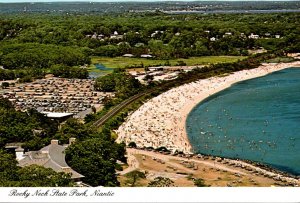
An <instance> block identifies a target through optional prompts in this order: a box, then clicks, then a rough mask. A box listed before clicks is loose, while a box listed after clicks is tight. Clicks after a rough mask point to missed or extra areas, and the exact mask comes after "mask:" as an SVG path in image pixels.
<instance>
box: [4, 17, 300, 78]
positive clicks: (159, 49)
mask: <svg viewBox="0 0 300 203" xmlns="http://www.w3.org/2000/svg"><path fill="white" fill-rule="evenodd" d="M299 15H300V14H299V13H271V14H211V15H203V14H184V15H168V14H164V13H161V12H156V13H141V14H134V13H126V14H118V15H117V14H111V15H100V14H86V15H83V14H68V13H63V14H60V15H57V14H30V15H27V14H26V13H25V14H20V13H19V14H15V15H10V14H7V15H2V16H0V66H1V67H2V69H0V71H1V74H0V75H1V76H0V78H1V79H12V78H17V77H19V78H22V77H25V75H29V76H40V77H42V76H43V75H44V74H45V73H54V74H55V75H56V76H62V77H77V78H85V77H87V72H86V70H85V69H84V68H80V67H84V65H85V64H86V65H88V64H90V63H91V60H90V57H91V56H107V57H115V56H122V55H124V54H132V55H133V56H135V57H141V56H142V55H145V57H151V58H154V59H166V60H167V59H173V58H188V57H191V56H210V55H216V56H218V55H237V56H239V55H249V54H250V52H249V51H251V50H256V49H260V48H263V49H266V50H269V51H274V50H281V49H283V50H286V51H299V50H300V39H299V37H297V36H299V34H300V28H299V26H298V25H299V23H300V22H299V19H300V18H299ZM58 66H59V67H62V68H64V69H68V71H69V73H68V74H63V72H64V71H58V70H57V67H58ZM67 67H69V68H67ZM3 69H5V70H3ZM20 70H22V71H20ZM42 70H43V71H42Z"/></svg>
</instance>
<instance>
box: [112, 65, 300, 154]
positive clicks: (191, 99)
mask: <svg viewBox="0 0 300 203" xmlns="http://www.w3.org/2000/svg"><path fill="white" fill-rule="evenodd" d="M293 66H294V67H296V66H298V67H300V62H299V61H296V62H292V63H278V64H277V63H269V64H262V65H261V66H259V67H258V68H255V69H251V70H242V71H238V72H234V73H232V74H230V75H227V76H223V77H212V78H208V79H203V80H198V81H196V82H192V83H189V84H185V85H182V86H180V87H176V88H173V89H171V90H169V91H167V92H165V93H163V94H161V95H159V96H157V97H155V98H152V99H151V100H149V101H148V102H146V103H145V104H143V105H142V106H141V107H140V108H139V109H138V110H137V111H135V112H134V113H132V114H131V115H129V116H128V118H127V120H126V121H125V122H124V123H123V124H122V125H121V126H120V127H119V129H118V130H117V134H118V139H117V141H118V142H121V141H124V142H125V143H126V144H129V143H130V142H135V143H136V145H137V146H138V147H141V148H143V147H153V148H158V147H166V148H167V149H169V150H171V151H173V152H175V151H176V150H177V151H182V152H184V153H193V151H192V147H191V145H190V143H189V140H188V137H187V134H186V126H185V122H186V118H187V116H188V114H189V112H190V111H191V110H192V109H193V108H194V107H195V106H196V105H197V104H198V103H199V102H201V101H203V100H204V99H205V98H207V97H209V96H211V95H213V94H215V93H217V92H219V91H221V90H224V89H226V88H228V87H230V86H231V85H232V84H234V83H237V82H240V81H243V80H248V79H252V78H256V77H261V76H264V75H267V74H269V73H272V72H275V71H279V70H282V69H285V68H289V67H293Z"/></svg>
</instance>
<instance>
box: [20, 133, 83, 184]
mask: <svg viewBox="0 0 300 203" xmlns="http://www.w3.org/2000/svg"><path fill="white" fill-rule="evenodd" d="M74 141H75V138H70V143H69V145H70V144H71V143H72V142H74ZM69 145H59V144H58V140H51V144H50V145H48V146H46V147H44V148H42V149H40V150H39V151H29V152H26V153H25V154H23V157H22V158H21V159H19V160H18V162H19V166H21V167H24V166H29V165H33V164H36V165H39V166H43V167H45V168H52V169H53V170H54V171H56V172H65V173H71V175H72V176H71V177H72V179H74V180H75V181H79V180H80V178H83V177H84V176H83V175H81V174H79V173H78V172H76V171H74V170H73V169H72V168H71V167H69V166H68V164H67V163H66V160H65V149H66V148H67V147H68V146H69Z"/></svg>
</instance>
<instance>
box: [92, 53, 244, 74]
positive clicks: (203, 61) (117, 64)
mask: <svg viewBox="0 0 300 203" xmlns="http://www.w3.org/2000/svg"><path fill="white" fill-rule="evenodd" d="M244 58H246V57H244V56H203V57H190V58H188V59H172V60H156V59H142V58H128V57H114V58H109V57H92V65H90V67H89V71H90V72H98V73H100V72H101V73H104V74H106V73H109V72H111V70H109V71H103V70H98V69H96V67H95V66H94V64H97V63H99V64H103V65H104V66H105V67H107V68H126V67H133V66H136V67H137V68H138V67H141V64H143V65H144V66H159V65H165V64H166V62H167V61H169V63H170V65H172V66H175V65H176V64H177V63H178V61H183V62H185V63H186V64H187V65H188V66H193V65H208V64H214V63H230V62H235V61H237V60H239V59H244Z"/></svg>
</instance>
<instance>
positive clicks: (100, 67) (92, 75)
mask: <svg viewBox="0 0 300 203" xmlns="http://www.w3.org/2000/svg"><path fill="white" fill-rule="evenodd" d="M95 67H96V69H98V70H101V71H112V70H113V68H108V67H106V66H104V65H103V64H100V63H97V64H95ZM106 74H107V72H93V71H91V72H89V77H90V78H97V77H100V76H104V75H106Z"/></svg>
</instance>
